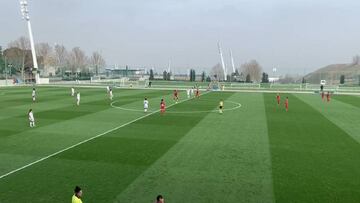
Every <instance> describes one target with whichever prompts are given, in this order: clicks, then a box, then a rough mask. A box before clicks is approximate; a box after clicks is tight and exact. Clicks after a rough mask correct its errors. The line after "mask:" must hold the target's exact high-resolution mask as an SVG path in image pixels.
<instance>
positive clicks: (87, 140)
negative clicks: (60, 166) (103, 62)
mask: <svg viewBox="0 0 360 203" xmlns="http://www.w3.org/2000/svg"><path fill="white" fill-rule="evenodd" d="M207 93H209V92H205V93H204V94H203V95H205V94H207ZM191 99H193V98H191ZM191 99H185V100H182V101H180V102H178V103H177V104H181V103H183V102H186V101H189V100H191ZM175 105H176V103H175V104H171V105H169V106H168V108H170V107H172V106H175ZM159 111H160V110H157V111H154V112H151V113H149V114H146V115H144V116H141V117H139V118H136V119H134V120H132V121H130V122H127V123H124V124H122V125H120V126H117V127H115V128H112V129H110V130H108V131H105V132H103V133H101V134H98V135H96V136H94V137H91V138H88V139H86V140H83V141H81V142H79V143H77V144H74V145H71V146H70V147H66V148H64V149H62V150H60V151H57V152H55V153H52V154H50V155H48V156H45V157H43V158H41V159H38V160H36V161H34V162H31V163H29V164H26V165H25V166H22V167H20V168H17V169H15V170H12V171H10V172H8V173H5V174H4V175H1V176H0V179H3V178H5V177H7V176H9V175H11V174H14V173H16V172H18V171H21V170H23V169H26V168H28V167H30V166H32V165H34V164H37V163H40V162H42V161H45V160H46V159H49V158H51V157H54V156H56V155H58V154H60V153H62V152H65V151H67V150H69V149H72V148H75V147H77V146H79V145H81V144H84V143H86V142H89V141H91V140H94V139H96V138H99V137H101V136H104V135H106V134H108V133H111V132H113V131H115V130H118V129H120V128H123V127H125V126H127V125H130V124H132V123H134V122H136V121H139V120H141V119H143V118H146V117H148V116H151V115H153V114H155V113H158V112H159Z"/></svg>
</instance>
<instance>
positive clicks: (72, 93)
mask: <svg viewBox="0 0 360 203" xmlns="http://www.w3.org/2000/svg"><path fill="white" fill-rule="evenodd" d="M71 96H72V97H73V96H75V89H74V88H73V87H72V88H71Z"/></svg>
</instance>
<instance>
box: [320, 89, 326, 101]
mask: <svg viewBox="0 0 360 203" xmlns="http://www.w3.org/2000/svg"><path fill="white" fill-rule="evenodd" d="M321 99H322V100H323V101H324V99H325V93H324V91H322V92H321Z"/></svg>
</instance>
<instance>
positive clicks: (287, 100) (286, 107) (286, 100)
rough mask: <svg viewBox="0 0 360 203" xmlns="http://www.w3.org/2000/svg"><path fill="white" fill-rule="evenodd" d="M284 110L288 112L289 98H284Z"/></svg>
mask: <svg viewBox="0 0 360 203" xmlns="http://www.w3.org/2000/svg"><path fill="white" fill-rule="evenodd" d="M285 109H286V112H288V111H289V98H288V97H286V99H285Z"/></svg>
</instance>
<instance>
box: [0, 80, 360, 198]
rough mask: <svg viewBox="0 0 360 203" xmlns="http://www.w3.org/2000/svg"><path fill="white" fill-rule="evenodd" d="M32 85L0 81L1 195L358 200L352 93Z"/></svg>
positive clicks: (359, 166) (358, 110)
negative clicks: (192, 92) (78, 192)
mask: <svg viewBox="0 0 360 203" xmlns="http://www.w3.org/2000/svg"><path fill="white" fill-rule="evenodd" d="M31 90H32V88H31V87H13V88H0V98H1V99H0V202H1V203H14V202H70V201H71V196H72V194H73V189H74V187H75V186H76V185H79V186H80V187H81V188H82V189H83V193H84V195H83V202H84V203H87V202H97V203H99V202H104V203H109V202H153V201H154V199H155V197H156V196H157V195H158V194H162V195H163V196H164V197H165V201H166V202H200V203H202V202H204V203H208V202H244V203H245V202H256V203H257V202H263V203H267V202H269V203H271V202H284V203H288V202H346V203H349V202H360V97H358V96H339V95H334V96H333V97H332V99H331V102H324V101H322V100H321V97H320V96H319V95H317V94H281V99H282V103H281V105H280V106H278V105H277V103H276V94H271V93H239V92H207V93H205V92H202V95H201V97H200V98H193V99H187V98H186V92H185V91H181V92H180V101H179V102H178V103H175V102H174V101H173V100H172V91H167V90H154V89H143V90H140V89H139V90H135V89H114V99H113V101H110V100H109V98H108V96H107V93H106V90H105V88H76V90H77V91H80V92H81V104H80V106H76V102H75V98H74V97H71V96H70V87H69V88H67V87H37V101H36V102H35V103H33V102H32V101H31ZM144 97H147V98H148V99H149V103H150V109H149V112H147V113H144V112H143V100H144ZM286 97H289V111H288V112H286V111H285V109H284V105H283V102H284V99H285V98H286ZM161 98H164V99H165V101H166V104H167V110H166V113H165V114H164V115H161V114H160V113H159V105H160V104H159V103H160V100H161ZM220 100H224V107H225V111H224V113H223V114H219V113H218V111H217V110H218V105H219V101H220ZM30 108H31V109H33V111H34V116H35V120H36V127H35V128H30V127H29V123H28V116H27V112H28V110H29V109H30Z"/></svg>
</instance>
